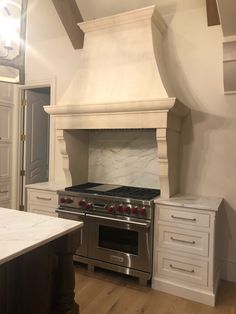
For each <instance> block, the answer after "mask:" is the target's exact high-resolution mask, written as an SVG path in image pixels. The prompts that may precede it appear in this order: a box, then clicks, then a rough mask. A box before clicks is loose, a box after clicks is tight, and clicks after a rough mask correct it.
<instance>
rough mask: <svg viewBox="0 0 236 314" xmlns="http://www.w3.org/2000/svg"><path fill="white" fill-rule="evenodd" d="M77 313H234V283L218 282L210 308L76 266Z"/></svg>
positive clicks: (135, 282)
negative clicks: (215, 302)
mask: <svg viewBox="0 0 236 314" xmlns="http://www.w3.org/2000/svg"><path fill="white" fill-rule="evenodd" d="M76 302H77V303H79V304H80V314H126V313H127V314H236V284H233V283H230V282H224V281H223V282H221V285H220V289H219V294H218V299H217V305H216V307H214V308H213V307H210V306H206V305H202V304H199V303H196V302H192V301H187V300H184V299H181V298H178V297H175V296H172V295H169V294H166V293H162V292H158V291H154V290H152V289H151V288H147V287H140V286H139V285H138V283H137V281H136V280H135V279H131V278H127V277H125V276H122V275H118V274H115V273H112V272H108V271H105V270H96V271H95V272H94V273H90V272H88V271H87V269H86V268H85V267H84V266H81V265H76Z"/></svg>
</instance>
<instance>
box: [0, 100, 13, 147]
mask: <svg viewBox="0 0 236 314" xmlns="http://www.w3.org/2000/svg"><path fill="white" fill-rule="evenodd" d="M11 111H12V110H11V106H8V105H4V104H0V141H1V142H2V141H8V142H10V141H11V126H12V125H11Z"/></svg>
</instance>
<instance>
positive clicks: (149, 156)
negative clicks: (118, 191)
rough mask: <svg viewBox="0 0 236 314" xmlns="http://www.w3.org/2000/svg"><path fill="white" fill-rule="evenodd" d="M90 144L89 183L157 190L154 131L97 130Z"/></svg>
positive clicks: (91, 133)
mask: <svg viewBox="0 0 236 314" xmlns="http://www.w3.org/2000/svg"><path fill="white" fill-rule="evenodd" d="M89 141H90V145H89V181H94V182H102V183H110V184H121V185H132V186H137V187H147V188H160V181H159V161H158V156H157V142H156V132H155V130H109V131H107V130H102V131H101V130H99V131H98V130H96V131H90V139H89Z"/></svg>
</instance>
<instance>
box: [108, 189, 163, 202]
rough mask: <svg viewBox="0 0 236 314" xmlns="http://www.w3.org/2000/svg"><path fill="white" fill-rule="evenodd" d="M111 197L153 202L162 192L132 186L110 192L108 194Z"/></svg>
mask: <svg viewBox="0 0 236 314" xmlns="http://www.w3.org/2000/svg"><path fill="white" fill-rule="evenodd" d="M106 194H107V195H109V196H114V197H115V196H117V197H125V198H133V199H141V200H151V199H153V198H155V197H157V196H159V195H160V190H158V189H147V188H138V187H132V186H122V187H119V188H117V189H114V190H111V191H108V192H107V193H106Z"/></svg>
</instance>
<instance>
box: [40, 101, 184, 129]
mask: <svg viewBox="0 0 236 314" xmlns="http://www.w3.org/2000/svg"><path fill="white" fill-rule="evenodd" d="M44 109H45V111H46V112H47V113H49V114H51V115H55V116H64V115H65V116H68V115H89V114H90V115H96V114H103V115H110V114H115V113H119V114H122V113H123V114H126V113H131V114H132V113H133V114H135V113H138V112H139V113H140V112H141V113H143V114H145V113H148V112H153V113H159V114H160V113H164V112H169V111H170V112H171V113H172V114H174V115H176V116H179V117H184V116H186V115H187V113H188V112H189V109H188V108H187V107H186V106H185V105H184V104H182V103H181V102H180V101H179V100H177V99H176V98H174V97H171V98H160V99H152V100H150V99H148V100H136V101H122V102H113V103H97V104H77V105H65V106H44ZM157 127H158V126H157Z"/></svg>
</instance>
